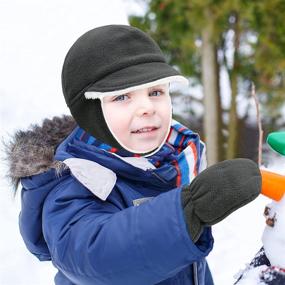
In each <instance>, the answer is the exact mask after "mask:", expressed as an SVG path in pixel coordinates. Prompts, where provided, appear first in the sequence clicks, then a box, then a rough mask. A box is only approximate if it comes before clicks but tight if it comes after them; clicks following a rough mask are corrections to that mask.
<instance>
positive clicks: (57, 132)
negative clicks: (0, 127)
mask: <svg viewBox="0 0 285 285" xmlns="http://www.w3.org/2000/svg"><path fill="white" fill-rule="evenodd" d="M75 127H76V122H75V120H74V119H73V117H72V116H70V115H62V116H61V117H58V116H55V117H53V118H52V119H48V118H46V119H44V120H43V122H42V124H41V125H38V124H32V125H30V127H29V128H28V129H27V130H25V131H23V130H17V131H16V132H15V133H14V134H12V135H10V138H9V140H8V141H7V139H6V138H5V137H2V145H3V154H4V157H3V160H4V161H5V162H6V164H7V168H8V170H7V173H6V175H5V176H6V178H7V179H8V181H9V182H10V183H11V185H12V187H13V189H14V190H15V191H16V190H17V188H18V185H19V182H20V178H22V177H27V176H32V175H35V174H40V173H42V172H45V171H47V170H48V169H50V168H55V169H56V170H57V171H59V170H60V169H61V168H62V167H64V164H63V163H61V162H59V161H54V153H55V149H56V147H57V146H58V145H59V144H60V143H61V142H62V141H63V140H64V139H65V138H66V137H67V136H68V135H69V134H70V133H71V131H72V130H73V129H74V128H75Z"/></svg>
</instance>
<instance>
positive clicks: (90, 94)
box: [84, 75, 189, 99]
mask: <svg viewBox="0 0 285 285" xmlns="http://www.w3.org/2000/svg"><path fill="white" fill-rule="evenodd" d="M170 82H181V83H182V84H184V85H186V86H188V85H189V82H188V79H187V78H186V77H184V76H181V75H174V76H169V77H164V78H161V79H158V80H155V81H151V82H148V83H144V84H141V85H136V86H131V87H128V88H125V89H121V90H114V91H108V92H97V91H86V92H85V93H84V96H85V98H86V99H102V98H103V97H105V96H117V95H122V94H126V93H129V92H132V91H135V90H138V89H144V88H149V87H152V86H156V85H160V84H165V83H170Z"/></svg>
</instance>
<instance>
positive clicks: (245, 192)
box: [181, 158, 261, 242]
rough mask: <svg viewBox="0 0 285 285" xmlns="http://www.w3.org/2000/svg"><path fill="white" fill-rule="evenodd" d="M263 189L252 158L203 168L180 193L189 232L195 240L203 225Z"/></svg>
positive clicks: (248, 199) (215, 219)
mask: <svg viewBox="0 0 285 285" xmlns="http://www.w3.org/2000/svg"><path fill="white" fill-rule="evenodd" d="M260 192H261V174H260V171H259V168H258V166H257V164H256V163H254V162H253V161H251V160H249V159H241V158H238V159H232V160H225V161H222V162H219V163H217V164H215V165H212V166H210V167H208V168H207V169H205V170H204V171H202V172H201V173H200V174H199V175H197V176H196V177H195V179H194V180H193V181H192V183H191V184H190V185H188V186H185V187H184V188H183V190H182V192H181V199H182V206H183V210H184V216H185V221H186V223H187V226H188V231H189V233H190V236H191V238H192V240H193V241H194V242H196V241H197V240H198V238H199V236H200V234H201V233H202V231H203V227H204V226H211V225H214V224H216V223H218V222H219V221H221V220H223V219H224V218H225V217H227V216H228V215H229V214H231V213H232V212H233V211H235V210H237V209H238V208H240V207H242V206H244V205H246V204H247V203H249V202H251V201H252V200H254V199H255V198H256V197H257V196H258V195H259V194H260Z"/></svg>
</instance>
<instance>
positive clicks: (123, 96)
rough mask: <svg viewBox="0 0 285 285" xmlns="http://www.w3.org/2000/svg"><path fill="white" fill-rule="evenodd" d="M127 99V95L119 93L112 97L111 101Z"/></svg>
mask: <svg viewBox="0 0 285 285" xmlns="http://www.w3.org/2000/svg"><path fill="white" fill-rule="evenodd" d="M127 99H128V95H119V96H117V97H115V98H114V99H113V101H125V100H127Z"/></svg>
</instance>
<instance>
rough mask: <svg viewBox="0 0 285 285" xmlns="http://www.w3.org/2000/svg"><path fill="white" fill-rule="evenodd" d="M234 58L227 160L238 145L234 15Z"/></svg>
mask: <svg viewBox="0 0 285 285" xmlns="http://www.w3.org/2000/svg"><path fill="white" fill-rule="evenodd" d="M234 32H235V37H234V56H233V69H232V71H231V72H230V81H231V91H232V96H231V107H230V114H229V126H228V130H229V137H228V147H227V157H226V158H227V159H232V158H235V157H236V156H237V151H238V148H237V146H238V145H237V144H238V126H239V125H238V118H237V103H236V99H237V94H238V73H239V71H238V68H239V63H238V49H239V43H240V30H239V21H238V15H237V13H235V23H234Z"/></svg>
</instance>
